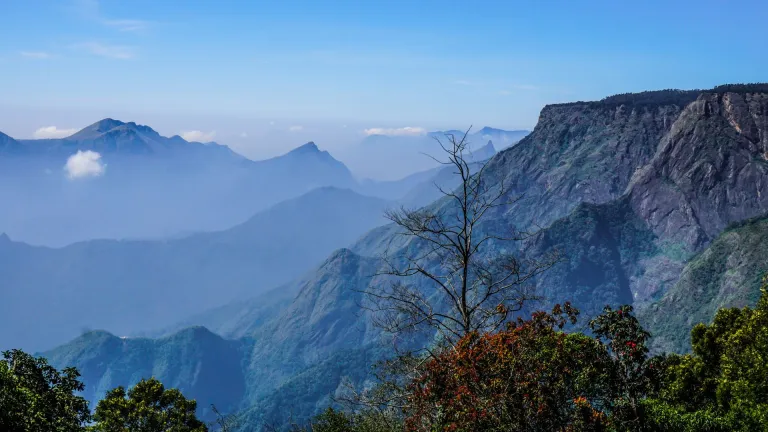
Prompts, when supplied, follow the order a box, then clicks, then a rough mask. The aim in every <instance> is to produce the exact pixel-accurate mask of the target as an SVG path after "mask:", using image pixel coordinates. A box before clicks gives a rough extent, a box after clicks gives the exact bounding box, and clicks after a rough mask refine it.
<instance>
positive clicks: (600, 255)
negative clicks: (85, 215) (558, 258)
mask: <svg viewBox="0 0 768 432" xmlns="http://www.w3.org/2000/svg"><path fill="white" fill-rule="evenodd" d="M766 113H768V84H754V85H729V86H721V87H717V88H715V89H711V90H693V91H679V90H664V91H654V92H645V93H639V94H623V95H616V96H612V97H608V98H605V99H603V100H601V101H596V102H574V103H567V104H558V105H549V106H546V107H544V108H543V109H542V111H541V115H540V118H539V123H538V124H537V126H536V128H535V129H534V131H533V132H532V133H531V134H530V135H528V136H526V137H525V138H523V139H522V140H521V141H520V142H519V143H518V144H517V145H515V146H513V147H511V148H507V149H505V150H502V151H501V152H499V153H498V154H496V155H495V156H494V157H493V158H492V159H491V160H490V162H489V165H488V166H487V175H488V180H489V181H492V182H493V181H500V180H501V179H505V180H506V182H507V184H509V185H510V188H509V190H508V191H507V194H508V196H509V197H510V198H514V197H521V198H520V199H519V200H516V201H515V202H514V203H513V204H510V205H506V206H501V207H498V208H496V209H494V211H493V212H492V214H489V216H488V218H487V219H486V222H484V224H483V225H482V226H479V227H478V229H479V230H481V231H483V230H491V229H493V230H502V231H504V230H509V231H512V230H515V229H528V228H531V227H540V229H539V231H538V232H537V233H536V235H534V236H533V237H532V238H530V239H529V241H527V242H525V243H522V244H518V248H519V249H518V252H519V253H521V254H523V256H529V257H537V256H541V255H543V254H546V253H547V252H549V251H552V250H555V249H557V250H559V251H561V252H562V253H563V255H564V257H565V260H564V261H563V262H562V263H560V264H558V265H557V266H555V267H554V268H553V269H552V270H550V271H548V272H545V273H544V274H543V275H542V276H541V277H539V278H537V279H536V280H535V286H536V289H537V291H538V292H539V293H540V294H542V295H544V297H545V298H544V300H543V301H542V302H541V303H539V304H537V305H531V307H532V308H533V307H547V306H548V305H550V304H551V303H553V302H563V301H572V302H573V303H574V304H575V306H576V307H578V308H579V309H581V311H582V313H583V315H586V316H587V317H589V316H592V315H594V314H595V313H597V312H598V311H599V310H600V309H601V308H602V307H603V306H604V305H605V304H611V305H618V304H632V305H633V306H634V307H635V308H636V310H637V312H638V314H639V316H640V317H641V319H642V321H643V323H644V324H647V325H649V326H650V328H651V331H652V332H653V334H654V344H655V347H656V348H657V349H665V350H671V351H685V350H687V349H688V346H687V339H685V337H684V336H682V335H686V334H688V331H689V330H690V328H691V326H692V325H693V324H695V323H696V322H698V321H699V320H705V321H706V320H709V319H711V318H712V314H713V312H714V310H715V309H716V308H719V307H727V306H742V305H746V304H751V302H754V301H755V299H756V298H757V295H758V292H759V291H758V290H759V281H760V277H761V275H762V272H764V271H765V269H766V268H767V267H768V261H766V258H765V254H762V253H761V251H762V249H763V248H762V246H760V245H761V244H762V243H760V239H765V238H768V231H766V227H768V223H766V219H765V215H766V214H767V213H768V201H766V200H768V190H766V188H767V187H768V183H766V182H764V181H763V179H764V178H765V176H766V174H768V160H767V159H766V156H765V155H766V152H767V151H768V117H767V115H766ZM438 172H439V171H435V173H438ZM427 177H429V176H427V175H426V174H423V177H422V175H421V174H420V175H417V176H415V177H413V178H411V179H410V180H409V182H410V183H409V184H421V183H423V181H425V179H426V178H427ZM436 178H438V177H435V176H432V177H431V179H432V181H435V180H434V179H436ZM369 187H373V186H371V185H369ZM390 187H391V190H394V189H397V187H399V186H397V187H395V186H392V185H390ZM383 189H386V188H383ZM411 190H413V189H411ZM391 193H393V194H394V192H391ZM429 205H431V206H434V207H435V208H439V209H442V210H443V211H444V212H445V214H446V215H448V216H447V217H449V216H450V215H451V214H452V213H451V211H452V208H451V205H452V204H451V201H450V200H445V199H443V200H437V201H435V202H433V203H431V204H429ZM380 222H381V221H380V220H378V221H374V222H373V223H371V224H370V225H369V227H370V228H373V226H375V225H379V224H380ZM398 232H399V231H398V230H397V228H396V227H394V226H392V225H382V226H378V227H376V228H373V229H371V230H369V231H367V233H366V234H364V235H363V236H362V237H360V238H358V239H357V240H356V241H355V240H350V241H348V242H347V243H345V245H346V247H344V248H342V249H337V250H336V251H334V252H330V253H329V254H327V255H326V259H325V261H323V262H322V263H321V264H320V265H319V266H317V267H315V268H314V270H308V271H307V272H304V273H303V275H301V276H299V275H293V276H291V277H290V278H287V279H285V280H284V281H281V282H285V283H284V284H282V285H280V286H279V288H278V289H277V290H276V291H271V292H265V293H262V294H261V295H260V296H254V297H253V298H252V299H250V300H248V301H239V302H236V303H229V304H226V305H224V306H222V307H219V308H213V309H212V310H210V311H208V312H204V313H201V314H198V315H196V316H193V317H187V318H186V319H184V320H182V322H181V324H179V325H177V326H171V328H170V330H168V329H166V330H165V331H160V332H159V333H163V334H165V336H164V337H163V338H159V339H144V338H137V339H132V338H129V339H119V338H118V337H117V336H113V335H112V334H109V333H105V332H101V331H100V332H89V333H86V334H84V335H82V336H81V337H79V338H77V339H75V340H74V341H72V342H70V343H69V344H66V345H63V346H60V347H58V348H55V349H53V350H50V351H48V352H46V356H47V357H49V358H50V359H51V360H52V362H53V363H54V364H55V365H57V366H59V367H61V366H67V365H74V366H77V367H78V368H79V369H80V370H81V371H83V376H84V377H85V380H86V385H87V387H86V388H90V390H88V391H89V392H93V393H88V397H89V398H94V399H95V398H97V397H98V396H99V394H98V393H99V392H100V391H102V390H103V389H106V388H110V387H112V386H114V385H117V384H121V385H122V384H131V383H134V382H136V381H137V380H138V377H140V376H142V375H146V374H150V373H151V374H153V375H155V376H157V377H158V378H160V379H161V380H163V381H165V380H168V381H169V382H171V383H173V384H172V385H178V387H179V388H180V389H182V391H188V392H190V394H193V395H194V397H196V398H197V400H198V403H199V406H208V404H209V403H217V404H220V405H221V406H226V407H227V408H228V409H231V410H242V412H243V413H244V416H245V418H247V420H248V422H247V424H249V425H251V427H254V426H253V425H257V426H256V427H261V426H263V425H264V424H269V423H270V422H277V423H280V422H285V421H287V420H288V418H287V417H286V416H288V415H292V416H293V420H302V419H306V418H307V417H308V416H310V415H312V414H313V413H315V412H317V411H318V410H319V409H321V408H322V407H323V406H326V405H327V404H328V403H329V402H330V397H331V396H332V395H333V394H335V393H336V392H337V391H339V389H340V387H341V385H342V382H343V381H344V380H349V381H351V382H352V383H354V384H357V385H361V384H362V383H364V382H365V381H366V379H368V378H369V377H370V376H369V375H368V370H369V366H370V365H371V364H372V363H373V362H374V361H376V360H377V359H381V358H383V357H386V355H387V352H390V351H391V344H390V343H391V342H390V341H389V340H388V339H387V337H386V336H385V335H383V334H382V333H381V331H380V330H379V329H378V328H376V327H375V326H373V325H372V321H371V317H370V315H368V314H367V313H366V312H364V311H361V310H360V308H359V302H360V300H361V298H360V296H361V294H360V290H362V289H376V287H377V286H381V284H383V283H387V280H386V278H384V277H383V276H375V274H376V271H377V269H378V268H379V266H380V265H381V261H380V256H381V254H382V253H383V252H384V251H385V250H386V251H388V252H389V253H390V254H393V253H394V254H395V255H396V254H397V253H398V252H402V251H405V250H409V251H411V252H413V251H419V250H422V249H423V248H425V245H424V244H421V243H420V242H418V241H416V240H408V239H405V238H403V237H402V236H399V235H398ZM6 243H7V240H6ZM342 246H344V245H342ZM501 247H502V246H501V245H498V246H493V248H494V249H493V250H495V251H498V252H501ZM504 247H507V246H504ZM1 250H2V248H0V251H1ZM9 256H21V254H20V253H18V252H13V253H9ZM723 262H727V263H728V265H723ZM17 265H18V264H17ZM435 265H437V264H435ZM38 273H39V272H38ZM63 279H67V278H63ZM59 280H61V279H59ZM412 282H413V283H416V284H418V286H420V287H421V289H423V290H424V292H425V294H427V295H428V294H429V293H430V292H431V290H433V289H434V287H433V286H431V285H430V284H429V283H425V282H424V281H423V280H419V279H416V280H412ZM275 286H277V285H275ZM188 294H189V293H188ZM680 311H684V314H682V315H681V314H680ZM201 324H202V325H207V326H209V327H210V329H208V330H206V329H203V328H199V327H196V328H188V329H184V330H180V331H179V332H174V331H173V330H175V329H178V328H180V327H184V326H192V325H201ZM210 330H213V331H214V332H218V333H219V334H218V335H217V334H215V333H212V332H211V331H210ZM167 333H171V334H170V335H168V334H167ZM203 346H205V347H206V348H205V349H203V348H202V347H203ZM138 352H142V353H150V355H147V356H143V357H141V358H140V359H139V358H138V357H137V355H136V353H138ZM211 352H220V355H218V356H213V355H210V353H211ZM237 361H239V365H240V367H239V369H236V370H235V371H232V370H231V369H227V371H226V375H222V376H221V379H222V381H221V382H216V384H215V385H214V384H212V381H213V380H212V379H210V378H205V379H204V378H201V377H210V376H211V375H214V376H216V374H217V371H222V372H221V373H225V372H223V371H224V369H225V367H231V365H233V364H236V363H237ZM169 364H173V366H169ZM191 371H204V373H201V374H200V375H199V376H198V375H195V374H193V373H191ZM209 374H211V375H209ZM222 383H223V384H222ZM225 395H226V396H225ZM231 395H237V397H233V398H230V396H231ZM286 404H290V406H291V407H292V408H293V411H292V412H291V413H288V412H286V410H285V406H287V405H286Z"/></svg>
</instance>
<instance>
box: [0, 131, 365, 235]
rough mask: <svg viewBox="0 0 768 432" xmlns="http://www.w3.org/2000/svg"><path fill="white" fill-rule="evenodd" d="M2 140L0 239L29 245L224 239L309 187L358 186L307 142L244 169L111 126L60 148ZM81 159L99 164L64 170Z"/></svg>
mask: <svg viewBox="0 0 768 432" xmlns="http://www.w3.org/2000/svg"><path fill="white" fill-rule="evenodd" d="M9 139H10V138H8V139H3V142H4V143H6V144H3V145H0V167H1V168H2V169H1V170H0V185H1V186H0V200H2V201H3V202H4V203H6V204H5V205H6V211H5V212H3V213H2V214H0V230H2V231H5V232H7V233H8V234H9V235H10V236H11V237H12V238H14V239H17V240H21V241H25V242H28V243H31V244H37V245H46V246H56V247H58V246H64V245H67V244H71V243H74V242H77V241H83V240H91V239H104V238H112V239H126V238H162V237H173V236H176V235H177V234H178V233H181V232H200V231H212V230H222V229H226V228H229V227H231V226H233V225H236V224H238V223H241V222H243V221H244V220H246V219H247V218H248V217H250V216H251V215H253V214H254V213H256V212H258V211H261V210H264V209H266V208H268V207H270V206H272V205H274V204H277V203H278V202H281V201H284V200H286V199H290V198H295V197H297V196H299V195H302V194H304V193H306V192H309V191H310V190H312V189H314V188H317V187H324V186H334V187H340V188H353V187H355V186H356V182H355V180H354V178H353V177H352V174H351V173H350V172H349V170H348V169H347V168H346V166H344V165H343V164H342V163H341V162H339V161H337V160H335V159H334V158H333V157H332V156H331V155H330V154H328V153H327V152H324V151H321V150H320V149H318V148H317V146H316V145H314V144H313V143H309V144H306V145H304V146H301V147H299V148H297V149H295V150H293V151H291V152H288V153H287V154H284V155H282V156H278V157H275V158H272V159H269V160H264V161H251V160H249V159H246V158H244V157H242V156H240V155H238V154H237V153H235V152H233V151H232V150H230V149H229V148H228V147H226V146H223V145H219V144H216V143H208V144H202V143H196V142H187V141H185V140H184V139H182V138H181V137H178V136H174V137H171V138H167V137H163V136H161V135H160V134H158V133H157V132H156V131H154V130H153V129H152V128H150V127H148V126H143V125H137V124H136V123H133V122H128V123H124V122H121V121H118V120H114V119H104V120H101V121H99V122H97V123H94V124H93V125H90V126H88V127H86V128H84V129H83V130H81V131H79V132H77V133H75V134H74V135H72V136H70V137H68V138H64V139H51V140H22V141H15V140H10V141H8V140H9ZM11 147H12V148H11ZM80 151H83V152H85V151H91V152H96V153H98V155H97V156H98V158H97V159H94V160H91V159H90V158H92V157H94V155H92V154H86V155H83V154H81V155H80V157H79V159H76V160H75V161H74V162H72V163H71V164H70V165H67V163H68V160H69V158H70V157H73V156H74V155H76V154H77V152H80ZM73 169H74V170H76V171H72V170H73Z"/></svg>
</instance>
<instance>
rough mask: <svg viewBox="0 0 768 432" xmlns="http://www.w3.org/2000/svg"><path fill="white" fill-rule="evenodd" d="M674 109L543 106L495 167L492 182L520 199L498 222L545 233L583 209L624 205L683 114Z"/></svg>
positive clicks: (494, 162) (658, 106)
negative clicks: (633, 184) (532, 124)
mask: <svg viewBox="0 0 768 432" xmlns="http://www.w3.org/2000/svg"><path fill="white" fill-rule="evenodd" d="M670 102H671V103H664V101H661V103H658V104H655V105H643V106H632V105H618V106H613V105H602V104H599V103H598V104H593V103H575V104H569V105H562V106H561V105H553V106H547V107H544V109H543V110H542V111H541V115H540V116H539V122H538V124H537V125H536V128H535V129H534V130H533V132H532V133H531V134H530V135H529V136H527V137H526V138H524V139H523V140H522V141H520V143H518V144H517V145H516V146H515V147H513V148H511V149H508V150H505V151H502V152H501V153H499V155H498V156H496V157H495V158H493V159H492V160H491V163H490V165H489V167H488V170H489V177H490V178H492V179H493V180H495V181H502V180H503V181H504V182H505V183H506V184H507V185H508V187H509V195H510V196H521V197H522V198H521V199H520V200H519V201H517V203H516V204H515V205H513V206H509V207H507V208H504V209H502V213H501V214H497V215H495V216H494V217H497V218H504V219H507V220H510V221H512V222H513V223H514V224H515V225H517V226H519V227H521V228H523V227H524V228H528V227H530V226H531V225H534V224H535V225H538V226H547V225H549V224H550V223H552V222H553V221H554V220H556V219H558V218H561V217H563V216H566V215H567V214H568V213H569V212H570V211H571V210H573V209H574V208H575V207H576V206H577V205H578V204H579V203H582V202H588V203H594V204H599V203H604V202H608V201H610V200H613V199H616V198H618V197H619V196H621V195H622V194H623V193H624V191H625V189H626V187H627V185H628V184H629V181H630V179H631V178H632V175H633V174H634V172H635V171H636V170H637V169H639V168H640V167H642V166H644V165H645V164H646V163H648V162H649V161H650V160H651V158H652V157H653V155H654V154H655V153H656V151H657V147H658V144H659V141H660V140H661V138H662V137H663V136H664V135H665V134H666V133H667V132H668V130H669V128H670V127H671V125H672V124H673V122H674V120H675V119H676V118H677V116H678V115H679V113H680V111H681V110H682V109H683V107H682V106H679V105H676V104H675V103H674V102H675V101H674V100H671V101H670Z"/></svg>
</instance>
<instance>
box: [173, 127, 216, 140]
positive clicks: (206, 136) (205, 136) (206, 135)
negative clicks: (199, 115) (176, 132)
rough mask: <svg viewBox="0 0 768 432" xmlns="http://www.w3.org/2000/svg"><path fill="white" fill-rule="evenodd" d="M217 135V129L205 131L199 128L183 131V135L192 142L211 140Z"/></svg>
mask: <svg viewBox="0 0 768 432" xmlns="http://www.w3.org/2000/svg"><path fill="white" fill-rule="evenodd" d="M215 136H216V131H210V132H203V131H199V130H191V131H183V132H182V133H181V137H182V138H184V139H185V140H187V141H190V142H193V141H194V142H202V143H206V142H211V141H213V137H215Z"/></svg>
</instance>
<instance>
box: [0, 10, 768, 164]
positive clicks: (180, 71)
mask: <svg viewBox="0 0 768 432" xmlns="http://www.w3.org/2000/svg"><path fill="white" fill-rule="evenodd" d="M0 16H2V17H3V25H2V26H0V83H2V84H0V131H3V132H6V133H8V134H10V135H12V136H16V137H19V138H29V137H32V136H33V133H34V132H35V131H36V130H37V129H38V128H40V127H51V126H55V127H56V128H57V129H68V128H79V127H82V126H85V125H86V124H88V123H90V122H93V121H95V120H98V119H99V118H102V117H107V116H111V117H118V118H121V119H123V120H126V121H128V120H134V121H139V122H142V123H146V124H149V125H151V126H153V127H155V128H156V129H157V130H158V131H160V132H161V133H165V134H174V133H179V132H181V131H193V130H197V131H200V132H201V133H202V134H203V135H206V134H208V135H210V136H211V137H214V138H215V139H216V140H217V141H221V142H225V143H228V144H233V146H234V147H236V148H237V147H239V148H240V150H241V151H243V152H244V153H250V154H251V155H254V156H257V155H262V154H270V153H275V152H279V151H280V149H282V148H283V147H286V146H291V145H292V144H293V143H295V144H299V143H300V142H302V141H306V140H309V139H314V140H316V141H318V140H319V141H323V140H325V141H326V146H327V147H333V146H334V145H340V144H339V143H340V142H347V141H349V142H351V141H352V140H353V139H354V138H355V137H357V138H358V139H359V135H360V134H361V133H362V132H361V131H363V130H364V129H366V128H375V127H387V128H399V127H405V126H410V127H423V128H427V129H437V128H461V127H466V126H468V125H470V124H474V125H475V126H477V127H482V126H483V125H491V126H495V127H502V128H532V127H533V126H534V125H535V123H536V119H537V117H538V113H539V110H540V109H541V107H542V106H543V105H545V104H547V103H552V102H565V101H573V100H591V99H599V98H602V97H604V96H607V95H610V94H614V93H622V92H628V91H641V90H649V89H660V88H706V87H712V86H714V85H717V84H722V83H733V82H755V81H765V80H766V71H768V56H766V55H765V54H764V52H765V51H764V50H765V39H766V36H768V34H766V30H765V25H766V24H765V23H766V22H768V3H766V2H764V1H740V2H736V1H733V2H731V1H708V0H698V1H671V0H667V1H655V0H648V1H642V2H628V1H627V2H625V1H617V0H613V1H565V0H563V1H544V0H542V1H498V2H495V1H472V2H458V1H450V0H444V1H417V0H412V1H401V0H390V1H386V2H384V1H374V0H366V1H320V0H315V1H289V0H284V1H269V2H266V1H234V0H229V1H228V0H220V1H201V0H188V1H170V0H167V1H158V0H151V1H149V0H131V1H120V0H99V1H97V0H61V1H54V0H50V1H39V0H0ZM127 117H130V118H127ZM345 126H346V127H345ZM266 141H269V142H266ZM319 144H321V147H322V143H319Z"/></svg>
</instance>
